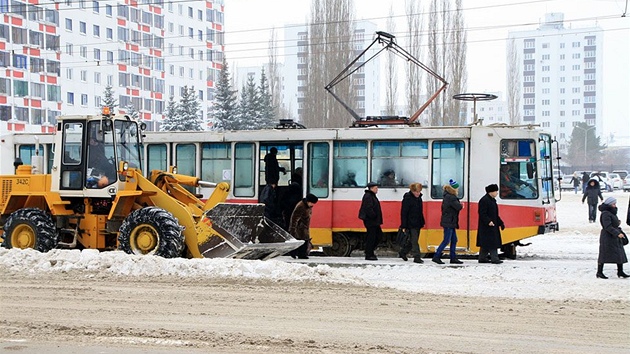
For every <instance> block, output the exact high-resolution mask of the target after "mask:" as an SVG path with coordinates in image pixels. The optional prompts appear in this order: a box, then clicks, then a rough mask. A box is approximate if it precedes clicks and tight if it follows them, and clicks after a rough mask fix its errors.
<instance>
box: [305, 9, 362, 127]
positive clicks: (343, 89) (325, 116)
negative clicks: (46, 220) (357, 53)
mask: <svg viewBox="0 0 630 354" xmlns="http://www.w3.org/2000/svg"><path fill="white" fill-rule="evenodd" d="M353 18H354V2H353V0H313V1H312V3H311V23H310V26H309V36H308V38H309V46H308V47H309V53H308V57H307V58H308V59H307V62H308V70H307V71H308V74H307V75H306V77H305V79H306V80H307V87H306V94H305V97H304V102H303V106H302V110H301V112H302V114H301V118H302V121H303V123H304V124H305V125H306V126H308V127H328V128H332V127H345V126H348V125H350V123H351V121H352V117H351V116H350V114H348V112H347V111H345V109H344V108H343V107H342V106H341V105H340V104H339V103H338V102H336V101H335V100H334V99H333V97H332V96H331V95H330V94H328V92H327V91H326V90H325V89H324V87H325V86H326V85H327V84H328V83H329V82H330V81H331V80H332V79H333V78H334V77H336V76H337V74H339V72H341V71H342V70H343V68H345V67H346V66H347V65H348V63H350V61H351V60H352V59H353V57H354V52H353V45H352V44H353V36H354V25H353ZM334 90H335V94H337V95H338V96H339V97H340V98H341V99H342V100H343V101H345V102H352V97H353V95H352V84H351V81H350V80H344V81H342V82H341V83H340V84H338V85H336V86H335V87H334Z"/></svg>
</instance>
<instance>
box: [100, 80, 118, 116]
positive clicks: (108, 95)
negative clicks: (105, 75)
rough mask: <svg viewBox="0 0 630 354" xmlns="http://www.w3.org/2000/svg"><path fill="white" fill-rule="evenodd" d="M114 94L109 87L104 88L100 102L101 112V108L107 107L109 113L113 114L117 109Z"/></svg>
mask: <svg viewBox="0 0 630 354" xmlns="http://www.w3.org/2000/svg"><path fill="white" fill-rule="evenodd" d="M115 94H116V93H115V92H114V90H113V88H112V86H111V85H107V86H105V91H104V92H103V99H102V100H101V111H103V107H109V111H110V112H111V113H112V114H114V108H116V107H118V102H117V101H118V100H117V99H116V97H115Z"/></svg>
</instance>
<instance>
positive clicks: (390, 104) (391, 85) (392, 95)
mask: <svg viewBox="0 0 630 354" xmlns="http://www.w3.org/2000/svg"><path fill="white" fill-rule="evenodd" d="M386 27H387V31H388V32H389V33H396V22H394V7H393V5H390V7H389V17H388V18H387V25H386ZM396 59H397V57H396V56H395V55H394V54H393V53H391V52H390V53H389V56H388V57H387V69H386V71H385V114H387V115H390V116H393V115H396V103H397V101H398V70H396Z"/></svg>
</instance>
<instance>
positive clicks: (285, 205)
mask: <svg viewBox="0 0 630 354" xmlns="http://www.w3.org/2000/svg"><path fill="white" fill-rule="evenodd" d="M302 196H303V194H302V168H301V167H298V168H296V169H295V171H293V173H291V180H290V181H289V186H288V187H287V189H286V191H285V192H284V193H282V195H281V196H280V197H279V199H280V205H281V207H282V218H283V219H284V224H285V225H286V226H287V227H288V226H289V224H290V223H291V214H293V209H295V206H296V205H297V204H298V203H299V202H300V201H301V200H302Z"/></svg>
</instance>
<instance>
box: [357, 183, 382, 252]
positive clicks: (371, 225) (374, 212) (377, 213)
mask: <svg viewBox="0 0 630 354" xmlns="http://www.w3.org/2000/svg"><path fill="white" fill-rule="evenodd" d="M367 188H368V189H367V190H366V191H365V194H363V199H362V200H361V208H360V209H359V219H361V220H363V225H364V226H365V229H366V236H365V259H366V260H368V261H377V260H378V258H376V254H375V253H374V250H376V245H378V243H379V242H380V240H381V239H382V237H383V230H381V225H382V224H383V212H382V211H381V203H380V202H379V200H378V198H377V197H376V193H378V184H376V183H374V182H370V183H368V184H367Z"/></svg>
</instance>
